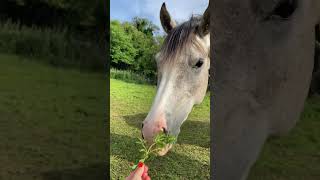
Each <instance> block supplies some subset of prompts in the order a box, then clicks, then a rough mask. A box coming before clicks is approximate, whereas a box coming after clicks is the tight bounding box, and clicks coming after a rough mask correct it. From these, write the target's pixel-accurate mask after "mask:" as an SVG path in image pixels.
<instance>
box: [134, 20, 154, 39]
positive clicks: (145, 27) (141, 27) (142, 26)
mask: <svg viewBox="0 0 320 180" xmlns="http://www.w3.org/2000/svg"><path fill="white" fill-rule="evenodd" d="M132 24H133V25H134V26H135V27H136V28H137V29H138V31H140V32H143V33H144V34H145V35H147V36H153V35H154V32H156V31H158V30H159V27H157V26H156V25H155V24H153V23H152V22H151V21H149V20H148V19H146V18H139V17H134V18H133V20H132Z"/></svg>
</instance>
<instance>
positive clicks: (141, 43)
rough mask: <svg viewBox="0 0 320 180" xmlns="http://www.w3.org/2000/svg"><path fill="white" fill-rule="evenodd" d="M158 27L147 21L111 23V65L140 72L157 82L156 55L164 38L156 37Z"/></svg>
mask: <svg viewBox="0 0 320 180" xmlns="http://www.w3.org/2000/svg"><path fill="white" fill-rule="evenodd" d="M157 30H158V27H157V26H155V25H154V24H152V22H150V21H148V20H147V19H142V18H138V17H136V18H134V19H133V21H132V22H124V23H120V22H119V21H115V20H114V21H112V22H111V43H110V44H111V48H110V49H111V53H110V55H111V65H112V67H114V68H117V69H126V70H130V71H133V72H139V73H140V74H144V75H145V76H146V77H148V78H150V79H153V81H155V80H156V69H157V65H156V61H155V54H156V53H157V52H158V51H159V50H160V47H161V44H162V42H163V40H164V37H163V36H154V35H153V34H154V33H155V32H156V31H157Z"/></svg>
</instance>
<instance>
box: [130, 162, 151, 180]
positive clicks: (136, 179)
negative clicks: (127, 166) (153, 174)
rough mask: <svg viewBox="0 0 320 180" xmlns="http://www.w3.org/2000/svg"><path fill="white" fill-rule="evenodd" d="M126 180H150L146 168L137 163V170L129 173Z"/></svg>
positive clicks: (142, 164)
mask: <svg viewBox="0 0 320 180" xmlns="http://www.w3.org/2000/svg"><path fill="white" fill-rule="evenodd" d="M126 180H151V178H150V176H149V175H148V166H147V165H145V164H144V163H142V162H139V164H138V166H137V168H136V169H135V170H134V171H133V172H131V173H130V175H129V176H128V177H127V178H126Z"/></svg>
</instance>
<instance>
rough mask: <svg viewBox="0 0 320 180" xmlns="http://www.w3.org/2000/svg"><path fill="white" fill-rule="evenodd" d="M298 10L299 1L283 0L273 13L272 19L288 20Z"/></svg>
mask: <svg viewBox="0 0 320 180" xmlns="http://www.w3.org/2000/svg"><path fill="white" fill-rule="evenodd" d="M296 9H297V0H282V1H281V2H280V3H279V4H278V5H277V6H276V7H275V8H274V10H273V11H272V13H271V15H270V16H268V17H267V18H266V19H270V18H281V19H284V20H286V19H288V18H289V17H290V16H291V15H292V14H293V13H294V11H295V10H296Z"/></svg>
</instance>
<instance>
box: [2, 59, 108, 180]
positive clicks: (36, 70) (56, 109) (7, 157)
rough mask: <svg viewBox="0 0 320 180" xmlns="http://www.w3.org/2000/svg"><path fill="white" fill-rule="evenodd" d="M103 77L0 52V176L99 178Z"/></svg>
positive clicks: (103, 156) (102, 158)
mask: <svg viewBox="0 0 320 180" xmlns="http://www.w3.org/2000/svg"><path fill="white" fill-rule="evenodd" d="M105 85H106V77H105V75H103V74H98V73H88V72H80V71H77V70H70V69H59V68H56V67H51V66H48V65H43V64H41V63H39V62H38V61H37V62H35V61H33V60H32V59H25V58H21V57H18V56H15V55H3V54H0V179H1V180H2V179H3V180H9V179H14V180H20V179H21V180H29V179H30V180H31V179H32V180H33V179H36V180H38V179H39V180H62V179H79V180H83V179H86V180H91V179H103V178H104V173H105V171H106V168H105V167H106V164H105V159H106V158H107V157H106V151H105V145H106V134H105V124H106V122H105V121H106V115H105V114H106V113H105V112H106V111H105V110H106V108H107V107H106V96H107V92H106V86H105Z"/></svg>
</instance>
